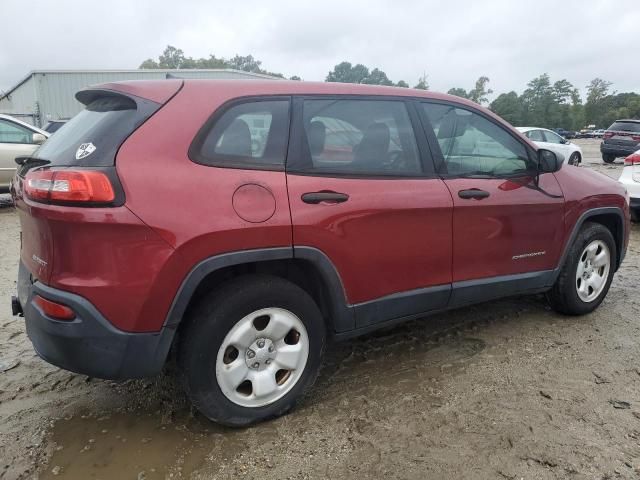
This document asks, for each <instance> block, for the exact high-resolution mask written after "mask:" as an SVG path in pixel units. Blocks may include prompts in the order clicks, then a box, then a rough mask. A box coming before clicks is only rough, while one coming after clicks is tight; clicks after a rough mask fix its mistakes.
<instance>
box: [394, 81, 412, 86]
mask: <svg viewBox="0 0 640 480" xmlns="http://www.w3.org/2000/svg"><path fill="white" fill-rule="evenodd" d="M396 87H402V88H409V84H408V83H407V82H405V81H404V80H400V81H398V83H396Z"/></svg>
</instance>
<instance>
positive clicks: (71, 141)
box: [34, 92, 160, 167]
mask: <svg viewBox="0 0 640 480" xmlns="http://www.w3.org/2000/svg"><path fill="white" fill-rule="evenodd" d="M85 93H86V92H85ZM92 93H93V92H92ZM81 98H86V99H87V103H86V108H85V109H84V110H83V111H81V112H80V113H78V114H77V115H76V116H75V117H73V118H72V119H71V120H69V121H68V122H67V123H65V124H64V125H63V126H62V127H60V129H59V130H58V131H57V132H56V134H55V135H52V136H51V137H50V138H49V139H48V140H47V141H46V142H45V143H44V144H43V145H42V146H41V147H40V148H39V149H38V150H37V151H36V153H35V155H34V157H35V158H38V159H42V160H48V161H49V162H50V165H55V166H93V167H108V166H113V165H114V164H115V157H116V153H117V152H118V148H120V145H121V144H122V143H123V142H124V140H125V139H126V138H127V137H128V136H129V135H130V134H131V133H132V132H133V131H134V130H135V129H136V128H138V127H139V126H140V125H141V124H142V123H143V122H144V121H145V120H146V119H147V118H149V117H150V116H151V115H152V114H153V113H154V112H155V111H156V110H157V109H158V108H159V107H160V105H159V104H157V103H155V102H152V101H150V100H145V99H141V98H137V97H127V96H124V95H119V94H114V93H98V92H95V93H94V94H93V95H86V94H85V95H83V96H82V97H81Z"/></svg>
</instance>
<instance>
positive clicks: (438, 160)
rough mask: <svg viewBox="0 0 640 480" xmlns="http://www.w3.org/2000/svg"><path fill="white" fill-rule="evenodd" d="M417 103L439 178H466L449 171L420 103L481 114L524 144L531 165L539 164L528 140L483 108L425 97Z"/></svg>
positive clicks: (534, 171)
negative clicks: (523, 139)
mask: <svg viewBox="0 0 640 480" xmlns="http://www.w3.org/2000/svg"><path fill="white" fill-rule="evenodd" d="M416 103H417V104H418V105H416V109H417V110H418V114H419V116H420V121H421V122H422V126H423V128H424V130H425V135H426V137H427V140H428V141H429V147H430V148H431V151H432V152H433V161H434V164H435V171H436V174H437V176H438V177H439V178H442V179H453V178H464V177H465V176H464V174H453V173H452V174H450V173H448V172H447V162H446V161H445V159H444V155H443V154H442V151H441V150H440V144H439V143H438V139H437V138H436V134H435V131H434V130H433V126H432V125H431V120H429V117H428V115H427V112H425V111H424V108H422V106H421V105H420V104H436V105H446V106H450V107H454V108H461V109H463V110H467V111H469V112H471V113H474V114H477V115H480V116H481V117H482V118H484V119H485V120H488V121H489V122H491V123H493V124H494V125H495V126H496V127H498V128H501V129H502V130H504V131H505V132H507V133H508V134H509V135H510V136H511V137H512V138H513V139H514V140H515V141H516V142H518V143H519V144H520V145H522V146H523V147H524V149H525V152H526V153H527V157H528V161H529V162H530V163H531V164H532V165H531V166H533V165H537V154H536V151H535V150H534V149H532V148H531V146H530V145H529V144H527V143H526V142H523V141H522V139H521V138H520V137H518V136H517V135H516V134H515V132H513V131H512V130H511V129H509V128H506V127H505V126H504V125H502V124H501V123H500V122H498V121H496V120H495V119H494V118H492V117H491V116H489V115H487V114H486V113H484V112H483V111H482V110H479V109H477V108H474V107H472V106H469V105H466V104H463V103H457V102H452V101H450V100H440V99H431V98H427V99H424V98H423V99H417V100H416ZM531 173H532V174H534V173H537V169H535V170H534V169H532V170H531ZM521 176H522V174H521V173H517V174H515V173H514V174H502V175H492V178H514V177H521Z"/></svg>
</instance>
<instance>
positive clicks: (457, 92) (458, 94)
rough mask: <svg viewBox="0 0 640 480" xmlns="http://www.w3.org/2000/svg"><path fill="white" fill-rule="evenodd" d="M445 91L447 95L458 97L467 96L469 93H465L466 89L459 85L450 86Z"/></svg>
mask: <svg viewBox="0 0 640 480" xmlns="http://www.w3.org/2000/svg"><path fill="white" fill-rule="evenodd" d="M447 93H448V94H449V95H455V96H456V97H460V98H469V94H468V93H467V91H466V90H465V89H464V88H460V87H454V88H450V89H449V90H448V91H447Z"/></svg>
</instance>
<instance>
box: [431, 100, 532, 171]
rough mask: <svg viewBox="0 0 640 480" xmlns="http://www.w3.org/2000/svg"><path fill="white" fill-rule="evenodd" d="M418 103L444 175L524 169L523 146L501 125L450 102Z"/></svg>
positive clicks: (525, 157) (526, 164) (526, 158)
mask: <svg viewBox="0 0 640 480" xmlns="http://www.w3.org/2000/svg"><path fill="white" fill-rule="evenodd" d="M422 106H423V109H424V112H425V113H426V115H427V118H428V119H429V121H430V122H431V126H432V127H433V130H434V133H435V136H436V138H437V139H438V144H439V145H440V150H441V152H442V155H443V157H444V161H445V165H446V170H447V173H448V174H452V175H490V176H496V175H498V176H500V175H513V174H518V173H523V172H525V171H527V170H528V166H529V157H528V155H527V150H526V148H525V147H524V145H523V144H522V143H520V142H518V141H517V140H516V139H515V138H514V137H513V136H511V135H510V134H509V132H507V131H506V130H505V129H504V128H502V127H500V126H498V125H496V124H494V123H493V122H491V121H489V120H487V119H486V118H484V117H483V116H481V115H479V114H477V113H474V112H472V111H470V110H466V109H463V108H457V107H454V106H452V105H441V104H435V103H434V104H432V103H423V104H422Z"/></svg>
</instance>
